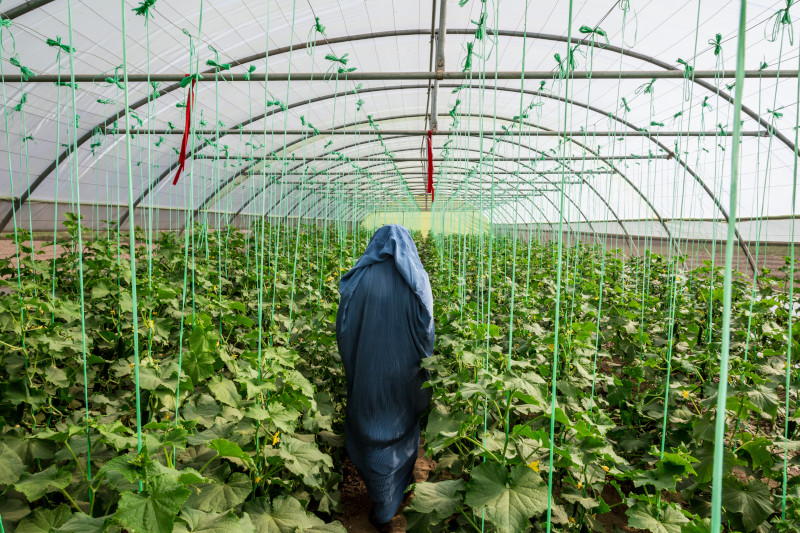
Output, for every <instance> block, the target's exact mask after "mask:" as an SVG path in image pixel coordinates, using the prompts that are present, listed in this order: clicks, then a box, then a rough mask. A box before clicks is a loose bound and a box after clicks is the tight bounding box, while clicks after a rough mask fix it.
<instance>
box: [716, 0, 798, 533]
mask: <svg viewBox="0 0 800 533" xmlns="http://www.w3.org/2000/svg"><path fill="white" fill-rule="evenodd" d="M746 23H747V0H741V2H740V10H739V34H738V41H737V49H736V93H735V96H734V104H733V105H734V108H733V139H732V145H731V184H730V203H729V207H728V209H729V213H728V217H729V219H728V237H727V240H726V244H725V280H724V282H723V303H722V353H721V354H720V363H719V364H720V369H719V387H718V389H717V410H716V421H715V425H714V462H713V470H712V485H711V533H719V532H720V531H721V529H722V526H721V524H722V478H723V457H724V455H723V454H724V452H725V413H726V410H727V402H728V367H729V355H730V342H731V286H732V281H733V272H732V264H733V247H734V243H735V228H736V208H737V205H738V192H739V139H740V138H741V128H742V124H741V115H742V95H743V93H744V56H745V31H746ZM796 155H797V154H795V174H794V175H795V183H796V177H797V162H796ZM793 207H794V200H793ZM792 213H794V210H792ZM793 284H794V283H793V280H790V287H791V286H792V285H793ZM791 305H792V304H791V303H790V307H791ZM790 331H791V330H790ZM791 343H792V341H791V335H790V336H789V345H790V346H791ZM790 353H791V352H787V358H788V357H789V355H790ZM788 372H789V370H788V368H787V375H788ZM786 397H787V399H788V397H789V389H788V388H787V389H786ZM786 414H787V418H788V410H787V413H786ZM784 486H785V485H784Z"/></svg>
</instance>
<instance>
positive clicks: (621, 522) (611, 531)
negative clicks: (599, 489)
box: [597, 484, 641, 533]
mask: <svg viewBox="0 0 800 533" xmlns="http://www.w3.org/2000/svg"><path fill="white" fill-rule="evenodd" d="M622 488H623V489H625V488H626V487H625V485H624V484H623V486H622ZM602 496H603V501H605V502H606V503H607V504H608V505H610V506H612V507H611V511H609V512H607V513H606V514H601V515H597V521H598V522H600V523H602V524H603V525H605V526H606V531H607V533H615V532H618V531H625V532H631V531H641V530H639V529H634V528H632V527H628V515H626V514H625V511H627V510H628V506H627V505H625V504H624V503H621V502H622V499H621V498H620V497H619V493H618V492H617V491H616V490H615V489H614V487H612V486H611V485H610V484H609V485H606V486H605V487H604V488H603V494H602Z"/></svg>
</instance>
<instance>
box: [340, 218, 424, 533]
mask: <svg viewBox="0 0 800 533" xmlns="http://www.w3.org/2000/svg"><path fill="white" fill-rule="evenodd" d="M339 294H340V300H339V311H338V313H337V316H336V340H337V342H338V345H339V354H340V355H341V357H342V363H343V364H344V370H345V376H346V378H347V410H346V412H345V441H346V444H347V452H348V454H349V455H350V460H351V461H353V464H354V465H355V466H356V468H358V470H359V472H360V473H361V477H362V478H363V479H364V483H365V484H366V486H367V492H368V494H369V497H370V499H371V500H372V502H373V503H374V504H375V509H374V512H375V517H376V519H377V520H378V521H379V522H388V521H390V520H391V519H392V517H393V516H394V515H395V513H396V512H397V509H398V507H399V506H400V503H401V502H402V500H403V494H404V492H405V490H406V488H407V487H408V485H409V484H410V483H411V481H412V473H413V470H414V462H415V461H416V459H417V450H418V449H419V431H420V430H419V416H420V414H421V413H422V412H423V411H424V410H425V408H426V407H427V406H428V404H429V403H430V400H431V393H430V389H422V388H421V387H422V384H423V383H424V382H425V381H426V380H427V379H428V374H427V372H426V371H424V370H422V369H421V368H420V361H421V360H422V358H424V357H428V356H430V355H431V353H432V352H433V342H434V326H433V296H432V294H431V285H430V281H429V279H428V274H427V272H425V269H424V268H423V266H422V263H421V262H420V259H419V254H418V252H417V247H416V245H415V244H414V241H413V239H412V238H411V234H410V233H409V231H408V230H407V229H406V228H405V227H403V226H399V225H396V224H392V225H388V226H383V227H382V228H380V229H378V230H377V231H376V232H375V234H374V235H373V236H372V240H370V242H369V245H368V246H367V249H366V251H365V252H364V255H362V256H361V257H360V258H359V260H358V262H357V263H356V265H355V266H354V267H353V269H352V270H350V271H349V272H348V273H347V274H345V276H344V277H343V278H342V279H341V281H340V282H339Z"/></svg>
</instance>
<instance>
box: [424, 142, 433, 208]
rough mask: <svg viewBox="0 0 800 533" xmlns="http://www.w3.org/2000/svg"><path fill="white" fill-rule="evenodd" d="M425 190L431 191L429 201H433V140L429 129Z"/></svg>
mask: <svg viewBox="0 0 800 533" xmlns="http://www.w3.org/2000/svg"><path fill="white" fill-rule="evenodd" d="M425 192H429V193H431V202H432V201H433V194H434V189H433V142H432V141H431V130H428V187H427V188H426V189H425Z"/></svg>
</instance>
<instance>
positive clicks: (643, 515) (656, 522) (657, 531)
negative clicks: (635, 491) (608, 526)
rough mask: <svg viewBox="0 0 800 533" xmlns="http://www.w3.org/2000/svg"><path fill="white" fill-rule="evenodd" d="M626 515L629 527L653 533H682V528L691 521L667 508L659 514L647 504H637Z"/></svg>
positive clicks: (669, 507)
mask: <svg viewBox="0 0 800 533" xmlns="http://www.w3.org/2000/svg"><path fill="white" fill-rule="evenodd" d="M625 514H627V515H628V525H629V526H630V527H633V528H636V529H644V530H645V531H652V533H681V527H682V525H683V524H685V523H687V522H688V521H689V520H688V519H687V518H686V517H685V516H683V513H681V512H680V511H679V510H677V509H675V508H674V507H672V506H667V507H665V508H663V509H661V511H660V512H659V510H658V509H656V508H655V507H653V506H652V505H650V504H648V503H646V502H637V503H636V504H635V505H633V506H632V507H630V508H629V509H628V510H627V511H625Z"/></svg>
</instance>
